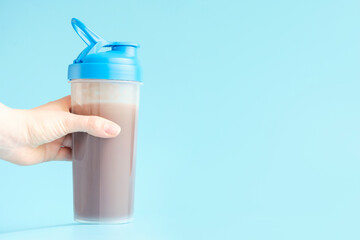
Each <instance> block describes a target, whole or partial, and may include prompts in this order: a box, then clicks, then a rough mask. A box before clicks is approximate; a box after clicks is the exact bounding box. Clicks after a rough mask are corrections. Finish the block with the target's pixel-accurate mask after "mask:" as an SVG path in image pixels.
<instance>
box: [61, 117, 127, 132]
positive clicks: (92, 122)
mask: <svg viewBox="0 0 360 240" xmlns="http://www.w3.org/2000/svg"><path fill="white" fill-rule="evenodd" d="M66 115H67V116H66V117H65V118H64V119H65V120H64V121H65V122H64V127H65V132H66V134H69V133H73V132H86V133H88V134H90V135H93V136H95V137H101V138H111V137H116V136H117V135H118V134H119V133H120V130H121V129H120V127H119V125H117V124H116V123H114V122H112V121H109V120H107V119H105V118H102V117H98V116H83V115H77V114H73V113H66Z"/></svg>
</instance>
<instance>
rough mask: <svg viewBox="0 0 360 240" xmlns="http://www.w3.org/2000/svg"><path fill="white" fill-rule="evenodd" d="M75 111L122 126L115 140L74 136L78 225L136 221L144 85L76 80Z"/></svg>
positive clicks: (75, 204) (75, 202) (81, 135)
mask: <svg viewBox="0 0 360 240" xmlns="http://www.w3.org/2000/svg"><path fill="white" fill-rule="evenodd" d="M70 82H71V111H72V112H73V113H75V114H81V115H96V116H100V117H104V118H106V119H109V120H111V121H113V122H115V123H117V124H118V125H119V126H120V127H121V132H120V134H119V135H118V136H117V137H115V138H110V139H101V138H97V137H93V136H91V135H89V134H87V133H74V134H73V180H74V181H73V184H74V211H75V220H77V221H79V222H87V223H124V222H128V221H130V220H131V219H132V217H133V206H134V184H135V161H136V138H137V120H138V106H139V87H140V82H135V81H122V80H109V79H73V80H72V81H70Z"/></svg>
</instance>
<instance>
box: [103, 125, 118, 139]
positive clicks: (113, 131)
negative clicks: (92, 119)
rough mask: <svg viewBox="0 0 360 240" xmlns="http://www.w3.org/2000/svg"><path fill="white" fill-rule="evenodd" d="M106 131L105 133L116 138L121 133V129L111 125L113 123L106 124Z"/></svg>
mask: <svg viewBox="0 0 360 240" xmlns="http://www.w3.org/2000/svg"><path fill="white" fill-rule="evenodd" d="M104 129H105V132H106V133H107V134H108V135H111V136H116V135H118V134H119V132H120V127H119V126H118V125H115V124H111V123H106V124H105V127H104Z"/></svg>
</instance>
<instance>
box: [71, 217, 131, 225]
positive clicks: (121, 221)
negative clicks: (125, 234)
mask: <svg viewBox="0 0 360 240" xmlns="http://www.w3.org/2000/svg"><path fill="white" fill-rule="evenodd" d="M74 220H75V221H76V222H78V223H83V224H106V225H113V224H126V223H131V222H132V221H133V220H134V218H133V217H129V218H121V219H83V218H78V217H75V218H74Z"/></svg>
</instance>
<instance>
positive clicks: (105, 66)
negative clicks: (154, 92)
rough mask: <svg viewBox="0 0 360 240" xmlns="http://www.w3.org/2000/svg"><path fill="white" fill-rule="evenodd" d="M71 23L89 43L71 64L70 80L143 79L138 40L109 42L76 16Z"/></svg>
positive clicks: (139, 80) (138, 80)
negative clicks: (132, 41) (138, 53)
mask: <svg viewBox="0 0 360 240" xmlns="http://www.w3.org/2000/svg"><path fill="white" fill-rule="evenodd" d="M71 24H72V26H73V28H74V29H75V31H76V33H77V34H78V35H79V36H80V38H81V39H82V40H83V41H84V42H85V43H86V44H87V45H88V46H87V47H86V48H85V49H84V50H83V51H82V52H81V53H80V55H79V56H78V57H77V58H76V59H75V60H74V62H73V64H70V65H69V69H68V79H69V80H72V79H111V80H123V81H137V82H141V79H140V66H139V63H138V59H137V48H138V47H139V45H138V44H137V43H130V42H108V41H106V40H104V39H103V38H101V37H99V36H98V35H97V34H95V33H94V32H93V31H92V30H90V29H89V28H88V27H86V26H85V25H84V24H83V23H82V22H81V21H79V20H78V19H76V18H73V19H71Z"/></svg>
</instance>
